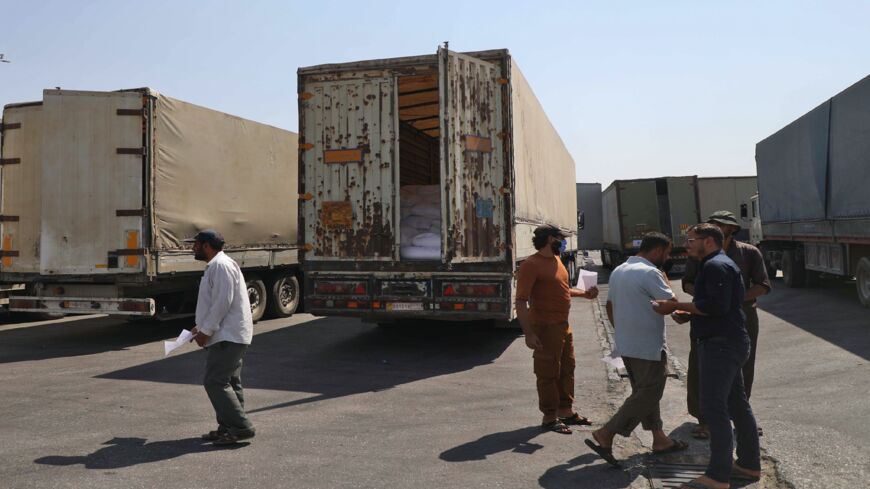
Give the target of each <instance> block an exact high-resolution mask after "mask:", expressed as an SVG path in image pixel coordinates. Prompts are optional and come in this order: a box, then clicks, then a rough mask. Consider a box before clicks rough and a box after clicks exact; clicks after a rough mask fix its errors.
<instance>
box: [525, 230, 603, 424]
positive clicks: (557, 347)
mask: <svg viewBox="0 0 870 489" xmlns="http://www.w3.org/2000/svg"><path fill="white" fill-rule="evenodd" d="M566 237H567V236H566V234H565V233H564V232H563V231H562V230H560V229H559V228H557V227H554V226H540V227H538V228H537V229H535V232H534V237H533V238H532V244H533V245H534V246H535V249H536V250H538V252H537V253H535V254H534V255H532V256H530V257H528V258H527V259H526V260H525V261H524V262H523V263H522V265H520V269H519V271H518V272H517V295H516V308H517V317H518V319H519V321H520V326H522V328H523V333H525V336H526V345H527V346H528V347H529V348H531V349H532V350H534V353H533V354H532V357H533V359H534V371H535V376H536V377H537V386H538V406H539V408H540V409H541V412H542V413H544V417H543V420H542V422H541V427H542V428H543V429H544V430H548V431H555V432H556V433H562V434H566V435H568V434H571V428H569V427H568V425H589V424H591V423H590V422H589V420H588V419H586V418H585V417H583V416H580V415H579V414H577V413H576V412H575V411H574V363H575V362H574V336H573V335H572V333H571V326H570V325H569V324H568V312H569V311H570V310H571V298H572V297H585V298H587V299H594V298H596V297H598V289H597V288H594V287H593V288H592V289H590V290H587V291H582V290H577V289H572V288H571V286H570V284H569V283H568V270H567V269H565V265H563V264H562V260H561V257H560V255H561V253H562V252H564V251H565V247H566V246H567V242H566V241H565V238H566Z"/></svg>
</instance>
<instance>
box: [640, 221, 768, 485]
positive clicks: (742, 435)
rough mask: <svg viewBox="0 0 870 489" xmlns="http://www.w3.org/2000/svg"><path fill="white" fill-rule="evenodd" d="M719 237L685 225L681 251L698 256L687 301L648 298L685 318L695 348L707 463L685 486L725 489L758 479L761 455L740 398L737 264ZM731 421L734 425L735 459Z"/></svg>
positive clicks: (662, 310) (743, 344) (742, 351)
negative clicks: (707, 435)
mask: <svg viewBox="0 0 870 489" xmlns="http://www.w3.org/2000/svg"><path fill="white" fill-rule="evenodd" d="M723 240H724V236H723V234H722V231H721V230H720V229H719V228H718V227H716V226H714V225H712V224H698V225H695V226H693V227H692V228H690V229H689V235H688V238H687V239H686V250H687V252H688V254H689V256H691V257H692V258H696V259H698V260H699V261H700V262H701V264H700V265H699V271H698V275H697V277H696V278H695V297H694V301H693V302H682V303H678V302H673V301H654V303H653V308H654V309H655V310H656V312H658V313H659V314H662V315H665V314H671V313H673V312H675V311H680V312H678V313H677V315H676V316H675V318H674V319H675V320H677V321H678V322H685V320H686V318H687V317H688V318H690V319H691V322H692V324H691V331H690V335H691V338H692V341H693V342H695V343H696V345H697V348H698V354H699V357H698V360H699V362H698V363H699V367H700V384H701V414H702V416H703V417H704V419H705V420H707V423H708V425H709V426H710V463H709V465H708V466H707V471H706V472H705V473H704V476H703V477H700V478H699V479H696V480H695V481H692V482H691V483H689V484H686V485H684V486H683V487H685V488H708V489H728V487H729V481H730V480H731V478H732V477H735V478H742V479H758V478H760V476H761V456H760V453H759V448H758V429H757V427H756V424H755V416H754V415H753V414H752V408H751V407H750V406H749V401H748V400H747V399H746V392H745V391H744V388H743V374H742V373H741V368H742V367H743V364H744V363H746V360H747V359H748V358H749V349H750V343H749V334H748V333H747V332H746V326H745V324H744V323H745V317H744V315H743V311H742V310H741V305H742V303H743V294H744V289H743V279H742V278H741V276H740V269H739V268H738V267H737V265H736V264H735V263H734V262H733V261H732V260H731V259H730V258H728V256H727V255H725V253H724V252H723V251H722V242H723ZM731 421H733V422H734V427H735V428H736V430H737V462H736V463H734V462H733V461H732V453H733V451H734V446H733V436H732V432H731Z"/></svg>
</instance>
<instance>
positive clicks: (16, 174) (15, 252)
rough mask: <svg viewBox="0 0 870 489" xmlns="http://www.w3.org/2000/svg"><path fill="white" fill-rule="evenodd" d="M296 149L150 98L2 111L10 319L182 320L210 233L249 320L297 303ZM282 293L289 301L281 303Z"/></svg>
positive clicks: (52, 93) (281, 137) (260, 131)
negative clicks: (241, 283) (18, 290)
mask: <svg viewBox="0 0 870 489" xmlns="http://www.w3.org/2000/svg"><path fill="white" fill-rule="evenodd" d="M297 144H298V143H297V136H296V135H295V134H293V133H291V132H288V131H284V130H281V129H277V128H274V127H271V126H267V125H264V124H259V123H256V122H252V121H249V120H245V119H241V118H238V117H234V116H230V115H227V114H224V113H221V112H216V111H214V110H210V109H206V108H203V107H199V106H196V105H192V104H189V103H186V102H182V101H180V100H176V99H172V98H169V97H166V96H163V95H161V94H159V93H157V92H155V91H152V90H149V89H136V90H125V91H118V92H85V91H70V90H46V91H44V93H43V100H42V102H39V103H33V104H19V105H10V106H7V107H5V110H4V138H3V147H2V157H3V159H2V163H3V164H2V166H0V171H2V193H0V197H2V211H0V214H2V218H0V225H2V239H3V241H2V245H3V250H2V261H0V282H3V283H16V282H22V283H25V284H26V285H27V292H26V295H23V296H16V297H13V298H12V299H11V301H10V309H11V310H14V311H30V312H49V313H57V312H62V313H108V314H119V315H134V316H137V315H138V316H150V315H153V314H155V312H159V313H176V312H182V311H183V310H185V309H187V310H189V308H190V306H192V304H193V303H195V299H196V290H197V286H198V282H199V278H200V276H201V272H202V270H203V268H204V264H203V263H202V262H197V261H195V260H194V258H193V253H192V251H191V247H190V245H185V244H184V243H183V242H182V241H183V240H184V239H185V238H189V237H192V236H194V235H195V234H196V233H197V232H198V231H199V230H202V229H205V228H214V229H217V230H219V231H220V232H221V233H222V234H223V235H224V237H225V238H226V247H225V251H226V252H227V254H229V255H230V256H231V257H232V258H233V259H235V260H236V261H237V262H238V263H239V265H240V266H241V267H242V269H243V271H244V273H245V277H246V279H247V280H248V284H249V293H250V294H251V299H252V308H253V309H254V315H255V317H257V316H261V315H262V313H263V312H264V311H265V309H266V307H267V306H269V303H270V302H271V308H272V310H273V312H274V313H275V314H278V315H288V314H290V313H292V310H293V309H295V307H296V304H297V303H298V298H299V293H298V292H299V287H298V281H299V277H298V273H299V271H298V260H297V227H296V223H297V205H298V201H297V199H296V195H295V191H294V190H295V188H296V186H297V181H296V179H297V178H298V167H297V159H296V158H297ZM288 294H289V295H288Z"/></svg>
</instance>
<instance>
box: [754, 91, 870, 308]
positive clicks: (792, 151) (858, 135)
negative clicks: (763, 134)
mask: <svg viewBox="0 0 870 489" xmlns="http://www.w3.org/2000/svg"><path fill="white" fill-rule="evenodd" d="M755 161H756V167H757V170H758V203H759V206H760V207H759V210H760V220H761V233H760V235H761V237H760V239H759V243H758V244H759V246H760V248H761V251H762V253H763V255H764V258H765V261H766V265H767V267H768V270H773V271H774V272H776V271H777V270H781V271H782V278H783V282H784V283H785V285H786V286H787V287H803V286H812V285H816V284H817V283H818V279H819V278H820V277H821V276H822V275H829V276H834V277H842V278H852V277H854V278H855V285H856V290H857V295H858V299H859V300H860V301H861V304H863V305H864V306H866V307H870V193H868V192H867V189H868V188H870V172H868V171H867V168H868V167H870V77H866V78H864V79H862V80H860V81H858V82H857V83H855V84H854V85H852V86H850V87H849V88H847V89H845V90H843V91H842V92H840V93H838V94H836V95H834V96H833V97H831V98H830V99H828V100H827V101H825V102H824V103H822V104H821V105H819V106H817V107H816V108H814V109H812V110H810V111H809V112H807V113H806V114H804V115H802V116H801V117H799V118H797V119H796V120H794V121H792V122H791V123H790V124H788V125H787V126H785V127H783V128H782V129H780V130H779V131H777V132H775V133H774V134H772V135H771V136H769V137H767V138H765V139H763V140H762V141H760V142H759V143H758V144H756V146H755Z"/></svg>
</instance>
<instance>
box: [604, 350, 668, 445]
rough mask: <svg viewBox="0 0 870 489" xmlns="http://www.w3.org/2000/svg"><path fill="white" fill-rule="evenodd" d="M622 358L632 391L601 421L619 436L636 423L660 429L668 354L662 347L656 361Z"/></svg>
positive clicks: (634, 426) (649, 428) (645, 427)
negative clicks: (619, 405) (620, 405)
mask: <svg viewBox="0 0 870 489" xmlns="http://www.w3.org/2000/svg"><path fill="white" fill-rule="evenodd" d="M622 361H623V362H624V363H625V370H626V371H628V380H629V382H631V395H630V396H628V399H626V400H625V402H623V403H622V407H620V408H619V410H618V411H617V412H616V414H614V415H613V417H612V418H610V421H608V422H607V424H606V425H604V426H605V428H607V429H608V430H610V431H612V432H614V433H617V434H619V435H622V436H629V435H631V432H632V431H634V429H635V428H637V425H638V424H640V425H642V426H643V429H645V430H647V431H654V430H660V429H662V417H661V411H660V410H659V401H661V400H662V395H663V394H664V392H665V384H666V383H667V380H668V377H667V375H668V357H667V355H666V354H665V352H664V351H663V352H662V359H661V360H660V361H657V362H656V361H652V360H641V359H639V358H628V357H622Z"/></svg>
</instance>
